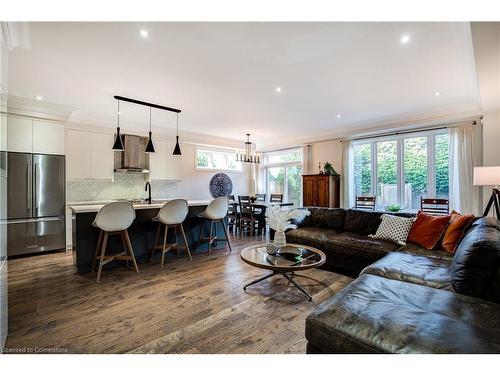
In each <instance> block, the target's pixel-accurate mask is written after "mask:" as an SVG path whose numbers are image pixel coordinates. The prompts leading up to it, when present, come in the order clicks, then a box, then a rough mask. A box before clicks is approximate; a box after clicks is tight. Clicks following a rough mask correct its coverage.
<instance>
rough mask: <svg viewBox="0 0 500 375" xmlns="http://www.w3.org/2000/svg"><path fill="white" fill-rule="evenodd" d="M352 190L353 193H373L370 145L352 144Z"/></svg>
mask: <svg viewBox="0 0 500 375" xmlns="http://www.w3.org/2000/svg"><path fill="white" fill-rule="evenodd" d="M354 191H355V195H364V196H366V195H373V187H372V145H371V144H369V143H365V144H361V145H354Z"/></svg>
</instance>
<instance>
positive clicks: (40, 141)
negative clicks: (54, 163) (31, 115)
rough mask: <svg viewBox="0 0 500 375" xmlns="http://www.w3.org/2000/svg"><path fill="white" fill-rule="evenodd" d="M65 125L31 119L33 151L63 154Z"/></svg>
mask: <svg viewBox="0 0 500 375" xmlns="http://www.w3.org/2000/svg"><path fill="white" fill-rule="evenodd" d="M64 129H65V125H64V124H61V123H55V122H46V121H38V120H33V153H36V154H55V155H64V143H65V142H64Z"/></svg>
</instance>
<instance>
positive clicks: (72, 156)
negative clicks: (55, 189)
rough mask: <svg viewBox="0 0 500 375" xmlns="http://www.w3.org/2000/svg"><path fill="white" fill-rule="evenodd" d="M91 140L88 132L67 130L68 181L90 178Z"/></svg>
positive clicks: (90, 134)
mask: <svg viewBox="0 0 500 375" xmlns="http://www.w3.org/2000/svg"><path fill="white" fill-rule="evenodd" d="M91 140H92V133H90V132H86V131H83V130H75V129H68V143H67V150H68V152H67V157H66V163H67V164H68V171H67V175H68V179H82V178H91V167H90V165H91V147H90V145H91Z"/></svg>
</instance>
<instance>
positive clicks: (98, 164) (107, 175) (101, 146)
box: [90, 133, 114, 180]
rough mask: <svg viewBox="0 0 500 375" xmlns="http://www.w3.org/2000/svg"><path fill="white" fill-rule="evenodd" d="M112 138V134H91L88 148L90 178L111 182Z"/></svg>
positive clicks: (112, 168)
mask: <svg viewBox="0 0 500 375" xmlns="http://www.w3.org/2000/svg"><path fill="white" fill-rule="evenodd" d="M113 141H114V137H113V135H112V134H101V133H93V134H92V137H91V147H90V156H91V163H90V173H91V178H95V179H100V180H111V179H113V174H114V151H113Z"/></svg>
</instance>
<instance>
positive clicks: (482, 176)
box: [474, 166, 500, 220]
mask: <svg viewBox="0 0 500 375" xmlns="http://www.w3.org/2000/svg"><path fill="white" fill-rule="evenodd" d="M474 185H476V186H493V189H492V190H491V197H490V200H489V201H488V204H487V205H486V208H485V210H484V213H483V216H488V213H489V212H490V209H491V206H494V207H495V213H496V216H497V219H498V220H500V190H499V189H498V185H500V166H498V167H474Z"/></svg>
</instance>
